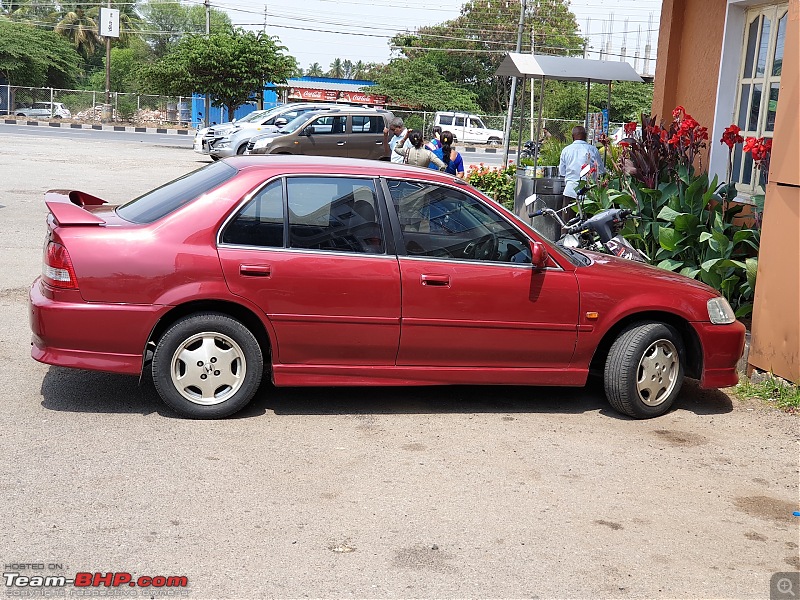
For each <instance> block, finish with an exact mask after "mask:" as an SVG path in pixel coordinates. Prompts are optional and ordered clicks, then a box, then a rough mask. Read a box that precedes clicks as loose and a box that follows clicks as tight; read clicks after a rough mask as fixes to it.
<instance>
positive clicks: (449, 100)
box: [364, 58, 478, 112]
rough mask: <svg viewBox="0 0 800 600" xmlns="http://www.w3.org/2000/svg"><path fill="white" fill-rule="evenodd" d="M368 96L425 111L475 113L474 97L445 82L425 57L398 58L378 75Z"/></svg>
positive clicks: (470, 93)
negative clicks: (378, 96) (378, 97)
mask: <svg viewBox="0 0 800 600" xmlns="http://www.w3.org/2000/svg"><path fill="white" fill-rule="evenodd" d="M376 82H377V83H376V85H374V86H371V87H367V88H364V91H368V92H369V93H370V94H382V95H385V96H388V97H389V98H390V99H391V100H392V102H394V103H398V104H405V105H407V106H414V107H419V108H422V109H424V110H464V111H470V112H473V111H476V110H477V109H478V105H477V104H476V103H475V94H474V93H473V92H471V91H468V90H465V89H463V88H460V87H458V86H456V85H453V84H452V83H450V82H448V81H445V80H444V79H443V78H442V77H441V75H439V72H438V71H437V70H436V66H434V65H433V64H432V63H430V62H428V61H427V60H426V59H424V58H416V59H412V60H409V59H406V58H397V59H395V60H393V61H391V62H390V63H389V64H388V65H387V66H386V68H384V70H383V71H382V72H381V73H380V74H379V75H378V76H377V78H376Z"/></svg>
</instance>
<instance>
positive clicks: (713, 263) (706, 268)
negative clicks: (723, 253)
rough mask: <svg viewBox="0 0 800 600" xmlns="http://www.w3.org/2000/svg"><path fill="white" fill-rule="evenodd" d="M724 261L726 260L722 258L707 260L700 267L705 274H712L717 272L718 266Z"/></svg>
mask: <svg viewBox="0 0 800 600" xmlns="http://www.w3.org/2000/svg"><path fill="white" fill-rule="evenodd" d="M723 260H724V259H722V258H712V259H711V260H706V261H704V262H703V263H702V264H701V265H700V268H701V269H702V271H703V273H711V272H712V271H716V270H717V265H718V264H719V263H720V262H722V261H723Z"/></svg>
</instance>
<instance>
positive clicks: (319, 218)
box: [287, 177, 386, 254]
mask: <svg viewBox="0 0 800 600" xmlns="http://www.w3.org/2000/svg"><path fill="white" fill-rule="evenodd" d="M287 193H288V206H289V246H290V247H291V248H303V249H309V250H331V251H335V252H358V253H367V254H384V253H385V251H386V250H385V248H386V244H385V242H384V237H383V227H382V226H381V220H380V212H379V210H378V202H377V194H376V193H375V183H374V182H373V180H371V179H358V178H348V177H293V178H289V179H287Z"/></svg>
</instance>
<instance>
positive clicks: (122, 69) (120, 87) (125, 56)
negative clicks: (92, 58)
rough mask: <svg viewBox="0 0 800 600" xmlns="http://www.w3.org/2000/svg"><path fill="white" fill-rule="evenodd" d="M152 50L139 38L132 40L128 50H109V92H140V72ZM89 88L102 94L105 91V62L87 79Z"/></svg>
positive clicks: (148, 59)
mask: <svg viewBox="0 0 800 600" xmlns="http://www.w3.org/2000/svg"><path fill="white" fill-rule="evenodd" d="M152 52H153V51H152V50H151V49H150V47H149V46H148V45H147V43H146V42H145V41H144V40H142V39H141V38H134V39H133V40H131V44H130V46H129V47H128V48H112V49H111V81H110V85H111V88H110V89H111V91H112V92H126V93H139V92H142V91H143V90H142V85H141V81H140V79H141V78H140V75H139V73H140V71H141V69H142V65H145V64H147V63H148V62H149V61H150V58H151V56H152ZM89 87H90V88H91V89H93V90H97V91H99V92H102V91H104V90H105V89H106V71H105V60H104V61H103V68H102V69H100V70H98V71H96V72H95V73H93V74H92V75H91V76H90V77H89Z"/></svg>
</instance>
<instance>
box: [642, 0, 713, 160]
mask: <svg viewBox="0 0 800 600" xmlns="http://www.w3.org/2000/svg"><path fill="white" fill-rule="evenodd" d="M726 6H727V3H726V0H663V2H662V5H661V26H660V30H659V34H658V57H657V61H656V76H655V80H654V84H655V85H654V89H653V114H654V115H656V116H657V117H658V118H659V120H661V119H664V120H665V121H669V120H670V119H672V110H673V109H674V108H675V107H676V106H678V105H680V106H683V107H684V108H685V109H686V112H688V113H689V114H690V115H692V116H693V117H694V118H695V119H696V120H697V121H698V122H699V123H700V125H703V126H705V127H708V128H709V129H711V125H712V124H713V121H714V102H715V98H716V95H717V80H718V77H719V63H720V53H721V51H722V34H723V31H724V26H725V12H726ZM710 143H713V142H710ZM703 158H704V161H703V162H704V163H705V162H706V161H705V158H706V157H703Z"/></svg>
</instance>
